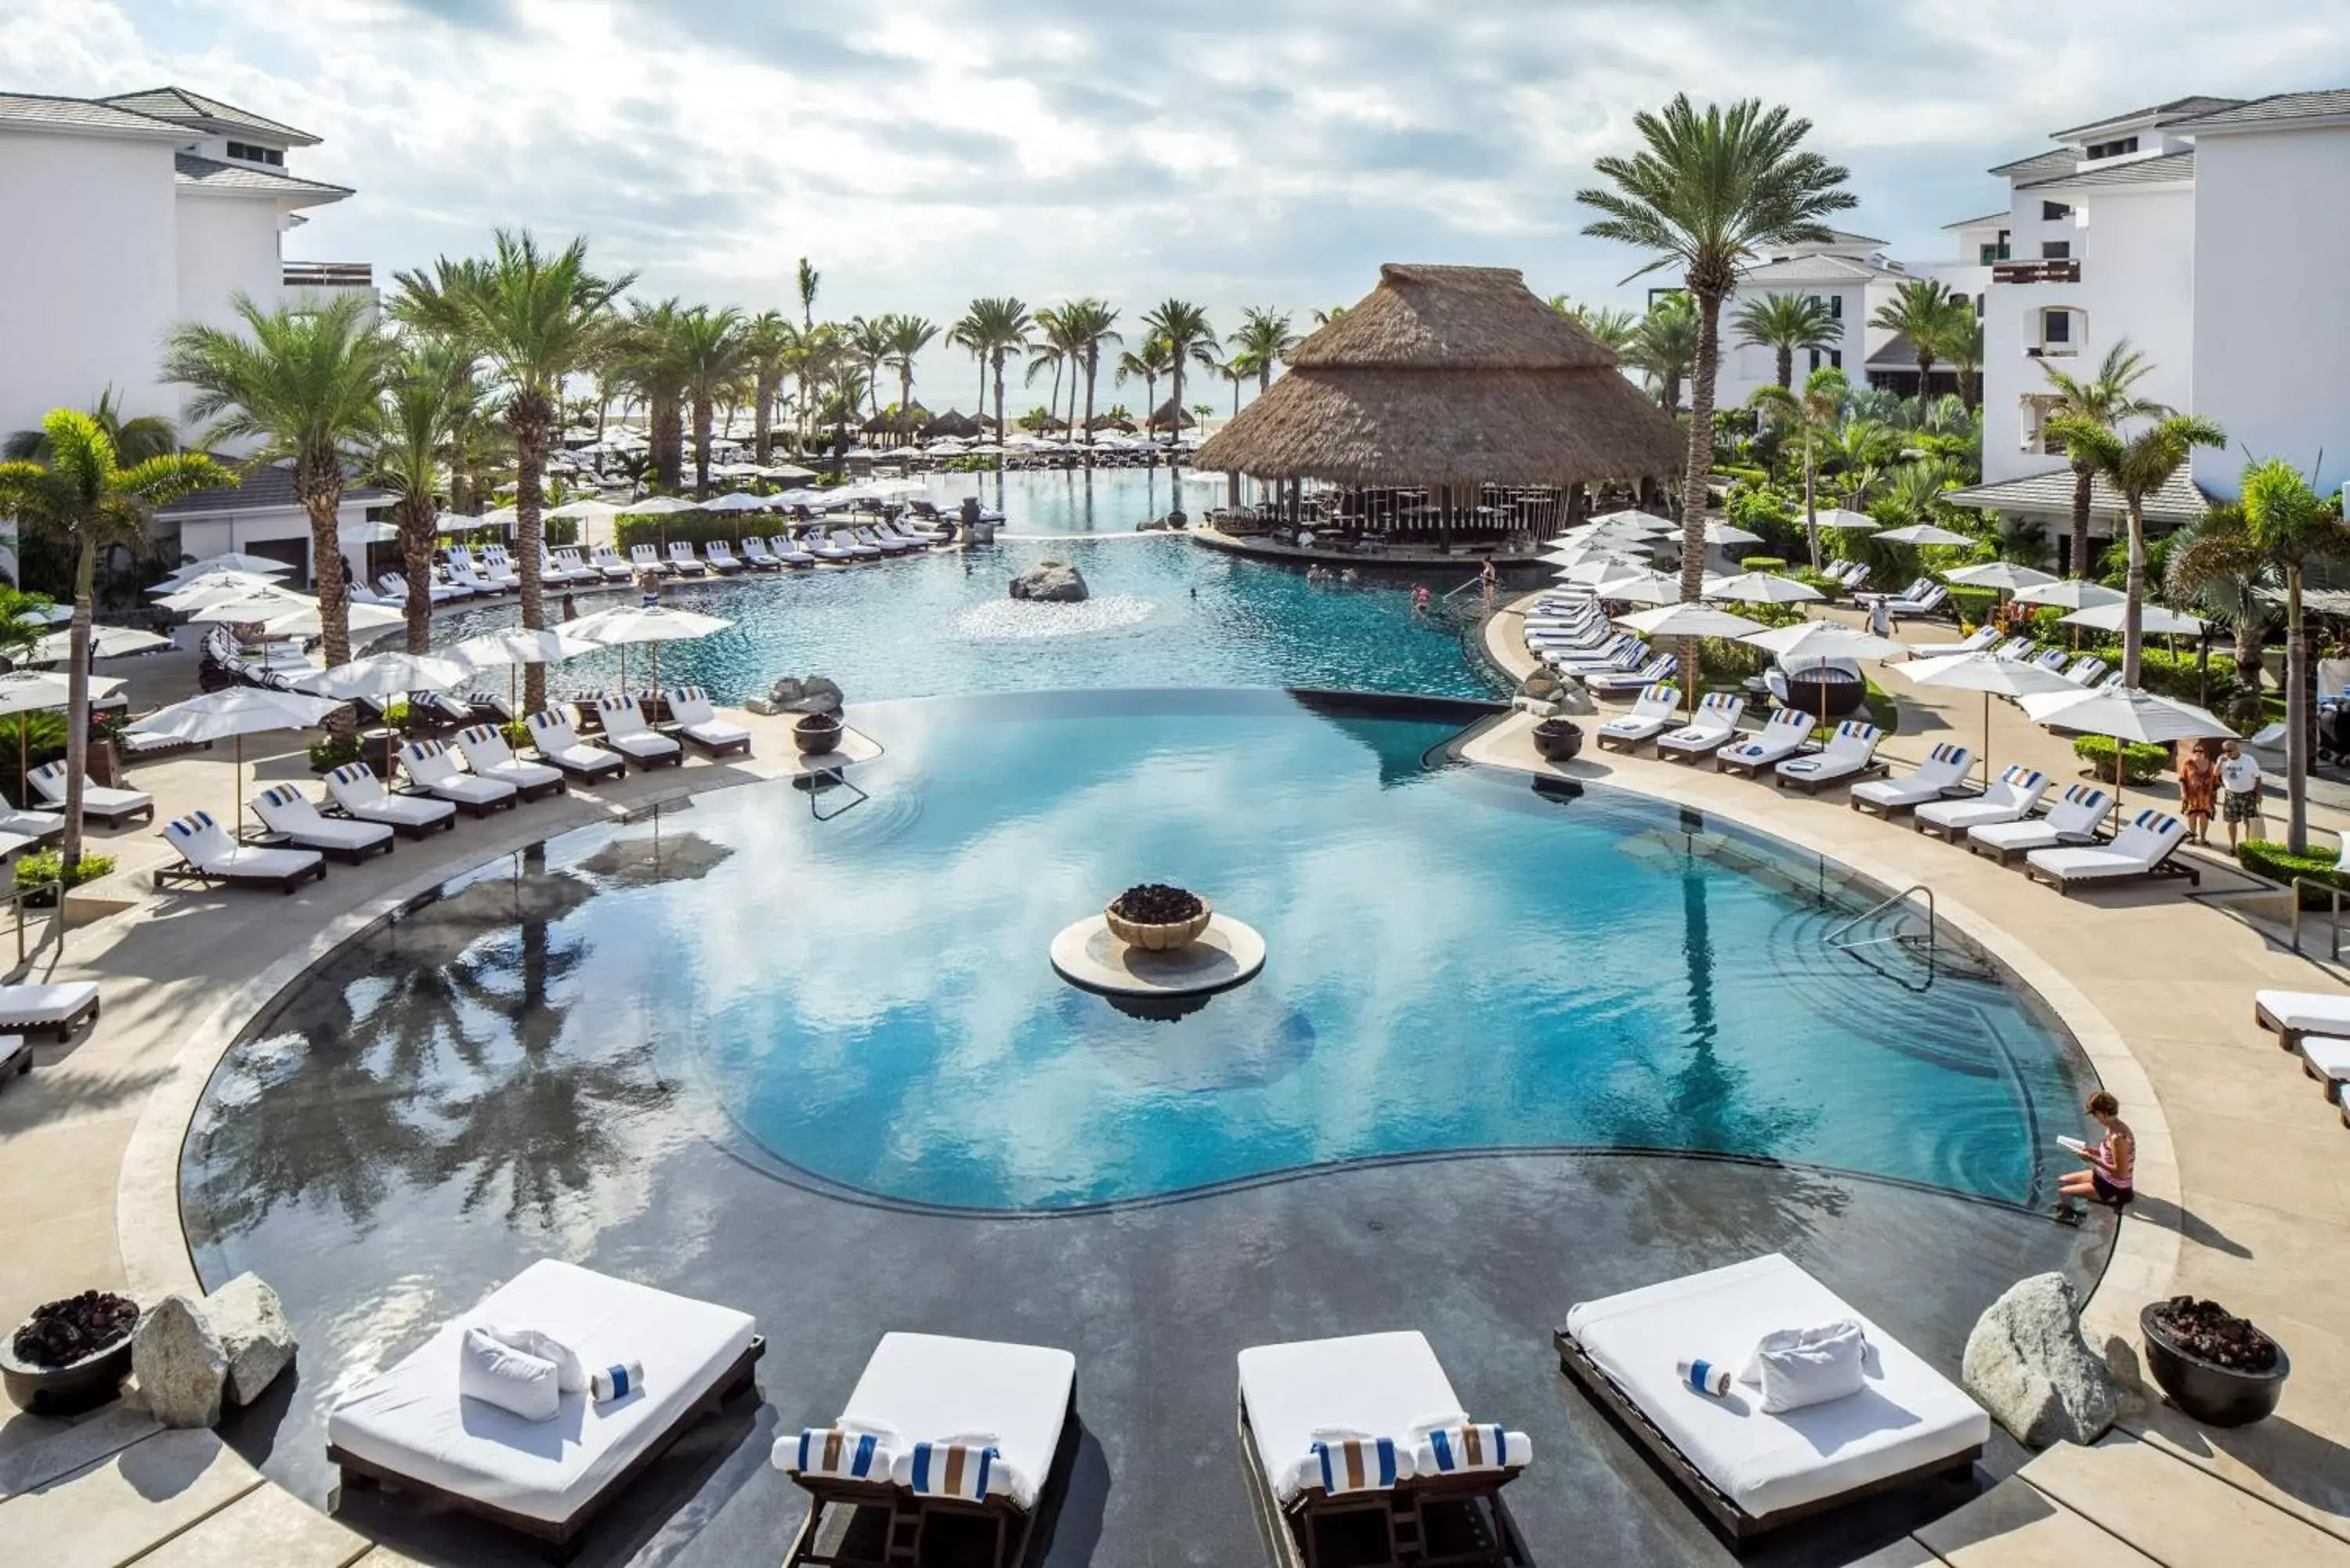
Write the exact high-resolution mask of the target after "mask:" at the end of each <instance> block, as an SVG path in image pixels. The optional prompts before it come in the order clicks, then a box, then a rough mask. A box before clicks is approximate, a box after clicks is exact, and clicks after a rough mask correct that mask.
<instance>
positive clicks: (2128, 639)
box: [2122, 501, 2146, 686]
mask: <svg viewBox="0 0 2350 1568" xmlns="http://www.w3.org/2000/svg"><path fill="white" fill-rule="evenodd" d="M2123 591H2124V592H2125V593H2126V595H2127V596H2128V598H2127V601H2126V603H2125V604H2124V605H2123V607H2122V684H2123V685H2125V686H2136V685H2137V684H2138V678H2139V676H2141V675H2142V674H2144V673H2145V664H2146V633H2145V631H2144V629H2143V628H2144V626H2145V622H2146V523H2145V521H2144V520H2143V519H2142V518H2140V517H2139V516H2138V511H2137V502H2135V501H2133V502H2131V503H2130V506H2129V576H2128V579H2127V581H2126V586H2125V587H2124V589H2123Z"/></svg>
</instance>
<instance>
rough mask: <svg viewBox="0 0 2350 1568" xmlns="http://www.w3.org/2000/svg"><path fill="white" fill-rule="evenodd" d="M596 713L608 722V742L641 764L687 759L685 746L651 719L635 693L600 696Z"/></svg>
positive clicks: (644, 765)
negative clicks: (650, 721) (669, 735)
mask: <svg viewBox="0 0 2350 1568" xmlns="http://www.w3.org/2000/svg"><path fill="white" fill-rule="evenodd" d="M596 717H597V719H598V722H601V723H602V724H603V726H604V743H605V744H606V745H608V746H609V747H611V748H612V749H613V750H614V751H616V752H619V753H620V754H621V755H623V756H625V757H627V758H628V759H629V761H630V762H632V763H636V764H637V766H639V767H640V768H657V767H660V765H661V764H662V763H669V764H671V765H672V766H674V765H675V764H677V763H682V762H684V761H685V748H684V747H683V746H681V745H679V744H678V743H677V742H675V741H672V740H671V739H670V738H669V737H668V736H667V735H664V734H661V733H660V732H657V731H655V730H654V728H653V727H652V726H651V725H650V724H649V723H647V722H645V711H644V710H643V709H642V708H639V707H638V706H637V700H636V699H635V698H633V697H598V699H596Z"/></svg>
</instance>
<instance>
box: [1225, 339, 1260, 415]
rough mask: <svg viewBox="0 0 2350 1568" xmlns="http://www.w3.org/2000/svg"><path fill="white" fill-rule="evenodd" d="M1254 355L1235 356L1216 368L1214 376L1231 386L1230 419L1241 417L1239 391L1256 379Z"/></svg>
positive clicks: (1255, 359)
mask: <svg viewBox="0 0 2350 1568" xmlns="http://www.w3.org/2000/svg"><path fill="white" fill-rule="evenodd" d="M1256 373H1257V358H1256V356H1255V355H1254V354H1235V355H1233V356H1232V358H1229V359H1227V360H1225V361H1224V362H1223V363H1222V364H1221V365H1219V366H1217V367H1216V374H1218V375H1220V376H1222V378H1223V379H1225V380H1227V381H1230V382H1231V383H1232V418H1234V419H1238V418H1240V417H1241V389H1242V388H1243V387H1245V386H1247V385H1248V384H1249V383H1250V382H1251V381H1253V380H1255V379H1256Z"/></svg>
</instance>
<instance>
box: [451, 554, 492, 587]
mask: <svg viewBox="0 0 2350 1568" xmlns="http://www.w3.org/2000/svg"><path fill="white" fill-rule="evenodd" d="M446 554H447V556H448V562H447V569H448V573H449V580H450V581H452V582H453V583H455V584H456V585H457V586H458V587H461V588H463V589H464V590H465V591H466V592H467V593H469V594H482V595H487V594H494V593H496V592H497V591H498V585H497V584H495V583H494V582H492V581H491V580H490V579H489V578H488V576H485V575H484V573H483V572H482V570H481V568H480V567H478V566H475V565H474V564H473V551H471V550H469V549H467V548H466V547H465V546H464V545H450V546H449V548H448V551H447V552H446Z"/></svg>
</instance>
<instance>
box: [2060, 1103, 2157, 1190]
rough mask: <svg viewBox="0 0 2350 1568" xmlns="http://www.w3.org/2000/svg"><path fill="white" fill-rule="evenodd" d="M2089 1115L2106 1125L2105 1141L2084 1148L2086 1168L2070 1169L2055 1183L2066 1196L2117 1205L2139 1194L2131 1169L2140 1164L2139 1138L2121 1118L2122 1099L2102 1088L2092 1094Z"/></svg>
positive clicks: (2082, 1152) (2082, 1155)
mask: <svg viewBox="0 0 2350 1568" xmlns="http://www.w3.org/2000/svg"><path fill="white" fill-rule="evenodd" d="M2088 1110H2089V1115H2090V1116H2094V1117H2095V1118H2096V1122H2097V1125H2098V1126H2099V1127H2103V1128H2104V1129H2105V1133H2106V1136H2105V1138H2104V1140H2103V1141H2102V1142H2099V1143H2094V1144H2091V1145H2089V1146H2088V1147H2086V1148H2084V1149H2083V1150H2081V1158H2082V1160H2083V1161H2084V1162H2085V1164H2086V1165H2087V1167H2088V1168H2087V1169H2085V1170H2068V1171H2066V1172H2065V1173H2064V1176H2063V1177H2061V1178H2059V1179H2058V1180H2057V1183H2056V1190H2057V1191H2058V1192H2060V1193H2062V1194H2063V1195H2064V1197H2066V1198H2085V1199H2089V1200H2090V1201H2091V1202H2093V1203H2110V1204H2112V1205H2113V1206H2114V1207H2115V1208H2116V1209H2118V1208H2120V1207H2121V1206H2122V1205H2123V1204H2125V1203H2127V1202H2128V1201H2129V1200H2130V1199H2131V1198H2132V1197H2134V1196H2136V1194H2135V1192H2134V1191H2133V1183H2132V1173H2133V1172H2134V1171H2135V1170H2136V1169H2137V1138H2136V1137H2134V1136H2132V1134H2131V1132H2130V1130H2129V1124H2128V1123H2127V1122H2125V1121H2124V1120H2122V1116H2121V1111H2122V1106H2121V1102H2120V1101H2119V1100H2116V1099H2115V1098H2114V1097H2113V1096H2111V1095H2109V1094H2107V1093H2106V1091H2105V1090H2103V1089H2100V1090H2098V1091H2097V1092H2096V1093H2095V1094H2094V1095H2091V1096H2089V1106H2088Z"/></svg>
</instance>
